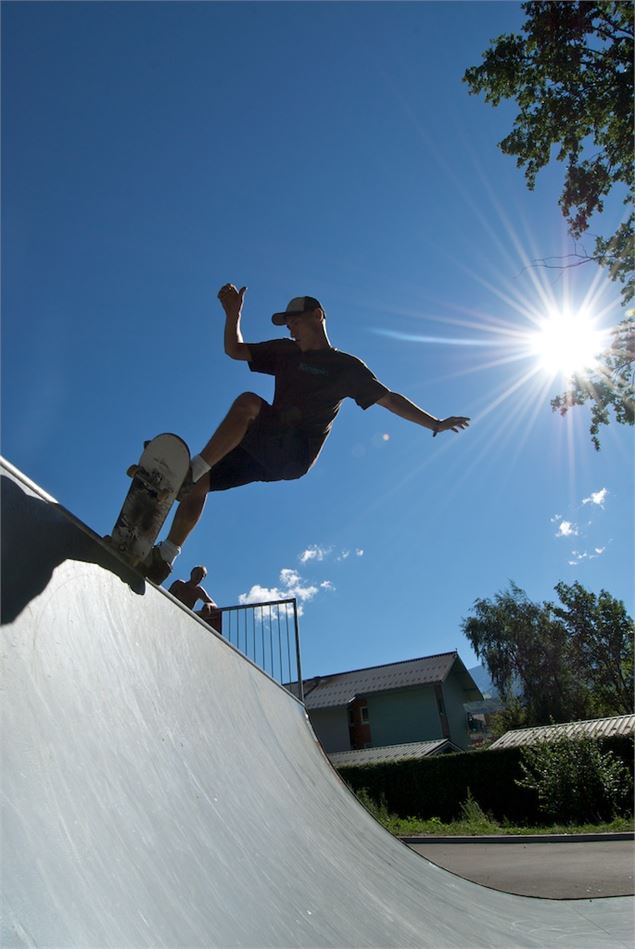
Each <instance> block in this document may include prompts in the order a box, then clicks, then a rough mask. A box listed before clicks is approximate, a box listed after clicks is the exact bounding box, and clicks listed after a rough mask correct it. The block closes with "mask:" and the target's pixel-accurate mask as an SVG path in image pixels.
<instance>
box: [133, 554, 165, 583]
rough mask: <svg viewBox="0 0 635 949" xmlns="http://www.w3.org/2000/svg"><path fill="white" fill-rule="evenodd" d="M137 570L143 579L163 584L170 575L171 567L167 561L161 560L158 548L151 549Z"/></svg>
mask: <svg viewBox="0 0 635 949" xmlns="http://www.w3.org/2000/svg"><path fill="white" fill-rule="evenodd" d="M139 569H140V570H141V573H142V574H143V575H144V577H147V579H148V580H151V581H152V582H153V583H157V584H161V583H163V581H164V580H167V578H168V577H169V576H170V574H171V573H172V567H171V566H170V564H169V563H168V562H167V560H164V559H163V557H162V556H161V554H160V553H159V548H158V547H153V548H152V550H151V551H150V553H149V554H148V556H147V557H146V559H145V560H144V561H143V563H141V564H140V566H139Z"/></svg>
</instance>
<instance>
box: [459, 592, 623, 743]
mask: <svg viewBox="0 0 635 949" xmlns="http://www.w3.org/2000/svg"><path fill="white" fill-rule="evenodd" d="M556 592H557V593H558V596H559V598H560V601H561V603H562V606H560V607H557V606H555V605H554V604H552V603H549V602H545V603H542V604H540V603H533V602H531V600H529V598H528V597H527V595H526V593H525V592H524V591H523V590H522V589H521V588H520V587H518V586H517V585H516V584H515V583H513V582H512V583H511V584H510V588H509V590H507V591H504V592H502V593H497V594H495V596H494V597H493V599H491V600H487V599H479V600H476V601H475V603H474V606H473V615H472V616H469V617H468V618H467V619H465V620H463V624H462V629H463V632H464V633H465V635H466V637H467V639H468V640H469V641H470V643H471V645H472V648H473V649H474V652H475V653H476V655H477V657H478V658H479V659H481V660H482V661H483V662H484V664H485V665H486V666H487V669H488V671H489V674H490V676H491V678H492V681H493V683H494V685H495V686H496V688H497V689H498V691H499V693H500V695H501V698H502V699H503V701H504V702H505V705H506V706H507V712H506V715H505V724H506V725H507V727H510V728H511V727H524V726H533V725H546V724H550V723H551V722H566V721H575V720H579V719H584V718H592V717H596V716H607V715H619V714H626V713H629V712H632V711H633V632H634V630H635V628H634V626H633V621H632V620H631V619H630V617H629V616H628V615H627V613H626V610H625V608H624V604H623V603H621V601H619V600H615V599H614V598H613V597H612V596H611V595H610V594H609V593H606V591H604V590H602V591H601V593H600V595H599V596H598V597H596V596H595V594H593V593H591V592H590V591H588V590H585V588H584V587H583V586H582V585H581V584H579V583H575V584H573V585H571V586H568V585H567V584H565V583H559V584H558V585H557V586H556ZM515 693H519V694H515Z"/></svg>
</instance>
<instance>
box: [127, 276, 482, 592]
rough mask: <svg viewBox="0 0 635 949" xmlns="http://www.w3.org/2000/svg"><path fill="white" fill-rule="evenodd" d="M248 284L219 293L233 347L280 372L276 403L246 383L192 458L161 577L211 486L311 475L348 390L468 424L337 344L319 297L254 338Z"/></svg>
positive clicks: (151, 563) (155, 559)
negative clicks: (249, 337)
mask: <svg viewBox="0 0 635 949" xmlns="http://www.w3.org/2000/svg"><path fill="white" fill-rule="evenodd" d="M245 292H246V287H241V288H240V290H239V289H237V288H236V287H235V286H234V285H233V284H231V283H226V284H225V285H224V286H223V287H221V289H220V291H219V293H218V298H219V300H220V302H221V305H222V307H223V309H224V311H225V334H224V344H225V352H226V354H227V355H228V356H229V357H230V358H231V359H238V360H244V361H245V362H247V363H248V364H249V368H250V369H251V371H252V372H262V373H266V374H267V375H272V376H274V377H275V394H274V398H273V404H272V405H269V403H268V402H266V401H265V400H264V399H262V398H261V397H260V396H259V395H256V394H255V393H254V392H243V393H242V395H239V396H238V398H237V399H236V400H235V402H234V403H233V405H232V406H231V408H230V410H229V412H228V413H227V415H226V416H225V418H224V419H223V421H222V422H221V423H220V425H219V427H218V428H217V429H216V431H215V432H214V434H213V435H212V437H211V438H210V440H209V441H208V443H207V444H206V445H205V447H204V448H203V450H202V451H201V453H200V454H199V455H196V456H195V457H194V458H193V459H192V464H191V467H190V472H189V476H188V478H187V479H186V482H185V484H184V486H183V489H182V492H181V495H180V496H179V500H180V501H181V503H180V504H179V507H178V508H177V511H176V514H175V515H174V520H173V522H172V527H171V528H170V532H169V534H168V537H167V539H166V540H164V541H163V542H162V543H161V544H159V545H158V546H156V547H153V548H152V551H151V552H150V555H149V556H148V558H147V560H146V561H145V562H144V564H143V565H142V566H143V569H144V573H145V575H146V576H147V577H148V578H149V579H150V580H152V581H153V582H155V583H162V582H163V581H164V580H165V579H166V578H167V577H168V576H169V574H170V573H171V571H172V564H173V563H174V560H175V558H176V557H177V556H178V554H179V553H180V552H181V546H182V545H183V543H184V541H185V540H186V538H187V537H188V535H189V533H190V532H191V530H192V529H193V528H194V526H195V525H196V524H197V522H198V520H199V518H200V516H201V514H202V512H203V508H204V506H205V501H206V499H207V495H208V493H209V492H210V491H225V490H228V489H229V488H236V487H238V486H239V485H243V484H250V483H251V482H254V481H286V480H292V479H295V478H301V477H302V476H303V475H305V474H306V473H307V471H309V469H310V468H311V467H312V466H313V464H314V463H315V461H316V459H317V457H318V455H319V454H320V451H321V449H322V446H323V444H324V442H325V440H326V439H327V437H328V434H329V432H330V430H331V426H332V424H333V422H334V420H335V417H336V415H337V413H338V411H339V409H340V405H341V402H342V400H343V399H345V398H346V397H350V398H352V399H354V400H355V401H356V402H357V404H358V405H359V406H360V408H362V409H367V408H369V407H370V406H371V405H380V406H382V408H385V409H388V411H390V412H394V414H395V415H399V416H400V417H401V418H403V419H405V420H406V421H408V422H413V423H414V424H415V425H421V426H423V428H427V429H429V430H430V431H432V433H433V435H437V434H438V433H439V432H445V431H453V432H458V431H461V429H464V428H466V427H467V426H468V424H469V421H470V420H469V418H466V417H464V416H462V415H453V416H450V417H449V418H445V419H438V418H435V417H434V416H433V415H430V414H428V412H425V411H424V410H423V409H421V408H419V407H418V406H417V405H415V404H414V402H411V401H410V400H409V399H407V398H406V397H405V396H403V395H399V394H398V393H397V392H391V391H390V390H389V389H388V388H387V387H386V386H385V385H383V384H382V383H381V382H379V380H378V379H376V378H375V376H374V375H373V373H372V372H371V371H370V369H369V368H368V366H366V365H365V363H363V362H362V361H361V360H360V359H357V357H355V356H350V355H348V354H347V353H344V352H341V351H340V350H338V349H335V347H334V346H332V345H331V342H330V340H329V338H328V336H327V332H326V314H325V311H324V307H323V306H322V304H321V303H320V302H319V301H318V300H316V299H315V297H310V296H302V297H294V298H293V299H292V300H291V301H290V302H289V304H288V306H287V308H286V310H284V311H283V312H280V313H274V314H273V316H272V322H273V323H274V325H275V326H286V327H287V328H288V330H289V334H290V336H291V338H290V339H274V340H270V341H268V342H263V343H245V342H244V341H243V336H242V332H241V327H240V320H241V315H242V308H243V301H244V297H245Z"/></svg>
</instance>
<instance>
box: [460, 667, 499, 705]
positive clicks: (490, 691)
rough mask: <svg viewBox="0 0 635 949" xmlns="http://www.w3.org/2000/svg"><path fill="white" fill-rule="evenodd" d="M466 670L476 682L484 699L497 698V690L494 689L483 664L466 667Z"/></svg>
mask: <svg viewBox="0 0 635 949" xmlns="http://www.w3.org/2000/svg"><path fill="white" fill-rule="evenodd" d="M467 671H468V672H469V673H470V675H471V676H472V678H473V679H474V681H475V682H476V684H477V686H478V687H479V689H480V690H481V692H482V693H483V698H485V699H497V698H498V692H497V690H496V687H495V686H494V683H493V682H492V680H491V679H490V677H489V672H488V671H487V669H486V668H485V666H474V667H473V668H472V669H468V670H467Z"/></svg>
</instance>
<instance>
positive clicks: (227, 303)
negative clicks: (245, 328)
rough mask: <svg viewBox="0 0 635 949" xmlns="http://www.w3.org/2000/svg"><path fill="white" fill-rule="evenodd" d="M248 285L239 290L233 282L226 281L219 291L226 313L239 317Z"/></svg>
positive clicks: (219, 297) (235, 317)
mask: <svg viewBox="0 0 635 949" xmlns="http://www.w3.org/2000/svg"><path fill="white" fill-rule="evenodd" d="M246 290H247V287H241V288H240V290H238V289H237V288H236V287H235V286H234V284H233V283H226V284H224V286H222V287H221V288H220V290H219V291H218V299H219V300H220V302H221V306H222V308H223V309H224V311H225V315H226V316H229V317H232V318H234V319H237V318H238V317H239V316H240V313H241V310H242V308H243V300H244V298H245V293H246Z"/></svg>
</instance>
